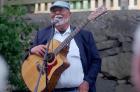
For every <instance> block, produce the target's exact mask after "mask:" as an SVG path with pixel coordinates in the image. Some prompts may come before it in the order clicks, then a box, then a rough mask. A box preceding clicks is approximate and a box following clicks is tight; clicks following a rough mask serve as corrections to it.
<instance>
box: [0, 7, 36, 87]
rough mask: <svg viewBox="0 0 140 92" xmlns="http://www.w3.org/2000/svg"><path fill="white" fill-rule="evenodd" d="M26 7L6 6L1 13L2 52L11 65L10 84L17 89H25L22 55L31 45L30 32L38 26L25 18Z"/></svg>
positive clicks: (0, 40) (0, 45) (0, 44)
mask: <svg viewBox="0 0 140 92" xmlns="http://www.w3.org/2000/svg"><path fill="white" fill-rule="evenodd" d="M25 14H26V8H25V7H21V6H5V7H4V11H3V12H2V13H1V14H0V54H1V55H3V57H4V58H5V59H6V61H7V64H8V65H9V70H10V73H9V81H10V84H12V85H14V86H15V87H17V89H25V86H24V83H23V79H22V77H21V64H22V57H23V56H24V53H25V51H26V49H27V48H28V47H29V39H30V37H29V34H30V33H31V31H32V30H33V29H34V28H36V27H35V26H34V25H33V24H30V23H28V22H27V21H25V20H24V19H23V15H25Z"/></svg>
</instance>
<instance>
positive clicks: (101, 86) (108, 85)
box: [96, 77, 117, 92]
mask: <svg viewBox="0 0 140 92" xmlns="http://www.w3.org/2000/svg"><path fill="white" fill-rule="evenodd" d="M116 85H117V83H116V82H115V81H113V80H106V79H103V78H100V77H98V78H97V83H96V89H97V92H115V86H116Z"/></svg>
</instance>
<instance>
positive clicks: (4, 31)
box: [0, 0, 140, 92]
mask: <svg viewBox="0 0 140 92" xmlns="http://www.w3.org/2000/svg"><path fill="white" fill-rule="evenodd" d="M53 1H56V0H0V54H1V56H3V58H4V59H5V60H6V61H5V62H6V63H7V65H8V67H7V69H9V75H8V78H7V81H8V82H7V86H6V88H5V89H6V90H5V91H6V92H14V91H18V92H22V91H23V92H26V91H28V88H27V87H26V86H25V84H24V81H23V79H22V76H21V66H22V62H23V58H24V56H25V53H26V52H27V51H28V49H29V47H30V45H31V44H32V39H33V38H34V36H35V33H36V32H37V31H38V30H40V29H43V28H45V27H46V26H48V25H50V18H49V7H50V6H51V4H52V2H53ZM65 1H68V2H70V5H71V12H72V20H71V24H72V25H73V26H76V25H79V24H80V23H81V22H82V21H84V20H85V19H87V16H88V14H90V12H91V11H94V10H95V9H96V8H98V7H100V6H101V5H104V6H106V7H107V9H108V13H107V14H105V15H103V16H101V17H99V18H97V19H96V20H93V21H91V22H90V23H89V24H88V25H87V26H86V27H85V28H86V29H88V30H90V31H91V32H92V33H93V36H94V39H95V41H96V45H97V48H98V50H99V53H100V56H101V57H102V69H101V72H100V74H99V76H98V79H97V84H96V86H97V92H135V89H134V87H133V84H132V82H131V62H132V54H133V52H132V44H133V37H134V32H135V30H136V29H137V28H138V26H139V24H140V0H65Z"/></svg>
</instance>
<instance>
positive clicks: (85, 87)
mask: <svg viewBox="0 0 140 92" xmlns="http://www.w3.org/2000/svg"><path fill="white" fill-rule="evenodd" d="M88 91H89V83H88V82H87V81H83V82H82V83H81V84H80V86H79V92H88Z"/></svg>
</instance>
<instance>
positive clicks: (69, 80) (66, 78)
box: [54, 26, 84, 88]
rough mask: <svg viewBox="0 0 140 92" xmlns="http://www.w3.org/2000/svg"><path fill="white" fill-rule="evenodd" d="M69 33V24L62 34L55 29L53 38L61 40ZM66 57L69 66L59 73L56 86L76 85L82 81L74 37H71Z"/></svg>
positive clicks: (82, 76)
mask: <svg viewBox="0 0 140 92" xmlns="http://www.w3.org/2000/svg"><path fill="white" fill-rule="evenodd" d="M70 33H71V30H70V26H69V27H68V29H67V30H66V31H65V33H63V34H60V33H59V31H58V30H57V29H55V34H54V39H56V40H58V41H60V42H62V41H64V40H65V39H66V38H67V37H68V36H69V35H70ZM67 59H68V62H69V63H70V66H69V67H68V68H67V69H66V70H65V71H64V72H63V73H62V74H61V77H60V79H59V80H58V82H57V85H56V88H70V87H78V86H79V85H80V84H81V83H82V82H83V78H84V73H83V68H82V63H81V59H80V53H79V48H78V46H77V44H76V42H75V40H74V39H72V40H71V42H70V47H69V52H68V54H67Z"/></svg>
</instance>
